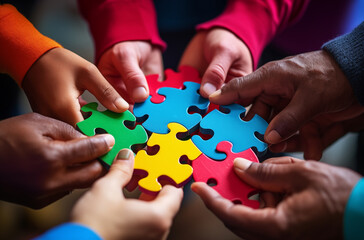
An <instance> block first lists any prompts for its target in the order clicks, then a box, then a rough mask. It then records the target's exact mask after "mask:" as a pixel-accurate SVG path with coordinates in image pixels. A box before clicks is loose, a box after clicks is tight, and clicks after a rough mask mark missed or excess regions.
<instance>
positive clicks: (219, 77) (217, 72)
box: [209, 63, 226, 84]
mask: <svg viewBox="0 0 364 240" xmlns="http://www.w3.org/2000/svg"><path fill="white" fill-rule="evenodd" d="M209 74H210V80H211V81H214V82H215V83H219V84H220V83H222V82H224V81H225V76H226V70H225V69H224V67H223V66H222V65H221V64H219V63H217V64H214V65H213V66H212V67H211V69H210V71H209Z"/></svg>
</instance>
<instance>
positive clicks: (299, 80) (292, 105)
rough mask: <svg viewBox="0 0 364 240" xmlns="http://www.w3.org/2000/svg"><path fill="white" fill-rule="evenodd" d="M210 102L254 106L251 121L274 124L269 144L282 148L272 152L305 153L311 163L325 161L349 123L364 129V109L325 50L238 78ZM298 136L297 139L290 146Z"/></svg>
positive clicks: (267, 136) (293, 58)
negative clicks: (325, 154) (259, 119)
mask: <svg viewBox="0 0 364 240" xmlns="http://www.w3.org/2000/svg"><path fill="white" fill-rule="evenodd" d="M210 100H211V101H212V102H214V103H217V104H230V103H232V102H235V101H238V102H240V103H241V104H243V105H244V106H248V105H250V104H253V105H252V107H251V109H250V111H249V113H248V115H247V118H248V119H249V118H250V117H252V116H253V115H254V114H258V115H260V116H261V117H263V118H265V119H266V120H267V121H270V124H269V126H268V128H267V130H266V134H265V137H264V139H265V141H266V142H267V143H269V144H272V145H275V144H279V145H278V146H271V150H273V151H300V150H304V151H305V158H308V159H320V158H321V155H322V151H323V149H324V148H325V147H327V146H328V145H329V144H331V143H332V142H333V141H334V140H336V139H337V138H338V137H340V136H342V135H344V132H345V131H348V130H350V126H349V125H348V121H349V120H350V121H355V122H356V126H355V129H360V128H362V127H364V125H363V124H362V127H360V126H358V124H359V125H360V122H359V121H356V120H355V119H357V118H358V117H359V118H361V117H360V116H361V115H362V114H363V113H364V108H363V107H362V106H360V104H359V103H358V101H357V100H356V99H355V97H354V93H353V90H352V88H351V86H350V83H349V82H348V80H347V79H346V77H345V75H344V74H343V72H342V71H341V69H340V68H339V66H338V65H337V63H336V62H335V61H334V60H333V59H332V57H331V56H330V55H329V54H328V53H326V52H325V51H316V52H310V53H304V54H300V55H297V56H294V57H289V58H285V59H283V60H280V61H275V62H271V63H268V64H266V65H264V66H262V67H261V68H259V69H258V70H257V71H255V72H254V73H252V74H249V75H247V76H244V77H240V78H236V79H233V80H232V81H230V82H229V83H228V84H226V85H225V86H224V87H223V88H222V89H221V91H217V92H216V93H214V94H212V96H210ZM350 121H349V122H350ZM343 129H344V130H345V131H343ZM298 131H299V132H298ZM297 132H298V133H299V135H296V134H297ZM339 132H340V133H339ZM293 135H295V137H294V139H290V140H289V141H286V142H284V141H285V140H287V139H289V138H290V137H292V136H293ZM314 148H315V149H314Z"/></svg>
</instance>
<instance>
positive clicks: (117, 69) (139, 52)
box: [78, 0, 166, 103]
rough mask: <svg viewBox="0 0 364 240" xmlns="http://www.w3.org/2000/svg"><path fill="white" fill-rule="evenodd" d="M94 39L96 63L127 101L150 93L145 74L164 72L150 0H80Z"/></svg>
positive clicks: (135, 100)
mask: <svg viewBox="0 0 364 240" xmlns="http://www.w3.org/2000/svg"><path fill="white" fill-rule="evenodd" d="M78 3H79V9H80V11H81V13H82V15H83V16H84V18H85V19H86V21H87V22H88V23H89V27H90V31H91V34H92V36H93V39H94V43H95V52H96V64H97V66H98V68H99V69H100V71H101V73H102V74H103V75H104V76H105V77H106V79H107V80H108V81H109V82H110V83H111V84H112V85H113V86H114V87H115V88H116V90H117V91H118V92H119V93H120V94H121V95H122V96H123V97H124V98H125V99H126V100H127V101H128V102H130V103H133V102H141V101H144V100H145V99H147V97H148V96H149V88H148V84H147V80H146V78H145V75H148V74H152V73H153V74H160V76H162V73H163V63H162V50H163V49H164V48H165V47H166V45H165V43H164V42H163V41H162V40H161V38H160V37H159V34H158V29H157V20H156V13H155V9H154V6H153V2H152V1H151V0H142V1H123V0H118V1H110V0H107V1H102V2H101V1H95V0H93V1H87V0H79V1H78Z"/></svg>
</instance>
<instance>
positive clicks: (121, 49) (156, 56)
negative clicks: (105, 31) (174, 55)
mask: <svg viewBox="0 0 364 240" xmlns="http://www.w3.org/2000/svg"><path fill="white" fill-rule="evenodd" d="M97 66H98V68H99V69H100V71H101V73H102V74H103V75H104V76H105V77H106V79H107V80H108V81H109V82H110V83H111V84H112V85H113V86H114V88H115V89H116V90H117V91H118V92H119V93H120V94H121V95H122V96H123V97H124V98H125V99H126V100H127V101H128V102H129V103H134V102H143V101H144V100H146V99H147V98H148V96H149V88H148V83H147V80H146V78H145V75H149V74H159V76H161V77H162V75H163V61H162V53H161V50H160V49H159V48H158V47H153V45H152V44H150V43H149V42H146V41H125V42H120V43H117V44H115V45H114V46H112V47H111V48H110V49H108V50H107V51H106V52H105V53H104V54H103V55H102V56H101V58H100V61H99V63H98V65H97Z"/></svg>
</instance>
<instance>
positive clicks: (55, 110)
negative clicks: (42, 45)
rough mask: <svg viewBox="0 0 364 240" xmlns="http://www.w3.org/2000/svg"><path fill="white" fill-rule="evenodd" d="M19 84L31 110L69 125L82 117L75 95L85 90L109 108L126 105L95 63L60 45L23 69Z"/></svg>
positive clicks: (113, 108) (117, 109) (112, 109)
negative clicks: (22, 76)
mask: <svg viewBox="0 0 364 240" xmlns="http://www.w3.org/2000/svg"><path fill="white" fill-rule="evenodd" d="M22 87H23V89H24V91H25V94H26V95H27V97H28V100H29V102H30V105H31V107H32V109H33V111H35V112H38V113H41V114H43V115H46V116H49V117H52V118H56V119H59V120H62V121H64V122H67V123H69V124H71V125H73V126H75V125H76V123H78V122H80V121H82V120H83V117H82V114H81V112H80V109H81V106H80V103H79V100H78V98H79V96H81V95H82V93H83V92H84V91H85V90H88V91H89V92H90V93H92V94H93V95H94V96H95V97H96V98H97V99H98V100H99V101H100V103H101V104H102V105H104V106H105V107H106V108H107V109H109V110H111V111H114V112H123V111H125V110H127V109H128V108H129V105H128V103H127V102H126V101H125V100H124V99H123V98H122V97H121V96H120V95H119V94H118V93H117V91H116V90H115V89H114V88H113V87H112V86H111V85H110V83H109V82H108V81H107V80H106V79H105V78H104V77H103V76H102V75H101V73H100V72H99V70H98V69H97V68H96V66H95V65H93V64H92V63H90V62H88V61H86V60H85V59H83V58H82V57H80V56H78V55H77V54H75V53H73V52H71V51H69V50H67V49H64V48H54V49H51V50H49V51H48V52H46V53H45V54H44V55H43V56H41V57H40V58H39V59H38V60H37V61H36V62H35V63H34V64H33V66H32V67H31V68H30V69H29V71H28V72H27V74H26V76H25V78H24V80H23V82H22Z"/></svg>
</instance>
